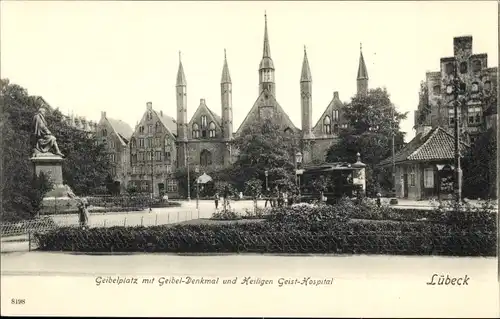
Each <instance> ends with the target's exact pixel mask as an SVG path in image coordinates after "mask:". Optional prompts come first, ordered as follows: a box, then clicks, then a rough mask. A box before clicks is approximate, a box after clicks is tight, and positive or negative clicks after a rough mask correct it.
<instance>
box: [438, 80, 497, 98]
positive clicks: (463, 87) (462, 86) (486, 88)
mask: <svg viewBox="0 0 500 319" xmlns="http://www.w3.org/2000/svg"><path fill="white" fill-rule="evenodd" d="M483 89H484V91H486V92H489V91H491V81H486V82H484V87H483ZM460 90H462V91H466V90H467V85H466V84H465V83H461V84H460ZM471 92H472V93H476V92H479V83H478V82H474V83H472V85H471ZM432 94H434V95H440V94H441V85H435V86H434V87H433V88H432Z"/></svg>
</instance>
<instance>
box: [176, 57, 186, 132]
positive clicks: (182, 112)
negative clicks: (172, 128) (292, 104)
mask: <svg viewBox="0 0 500 319" xmlns="http://www.w3.org/2000/svg"><path fill="white" fill-rule="evenodd" d="M175 87H176V98H177V138H178V139H179V140H180V141H186V140H187V137H188V136H187V125H188V120H187V83H186V76H185V75H184V68H183V67H182V61H181V52H180V51H179V70H178V71H177V83H176V85H175Z"/></svg>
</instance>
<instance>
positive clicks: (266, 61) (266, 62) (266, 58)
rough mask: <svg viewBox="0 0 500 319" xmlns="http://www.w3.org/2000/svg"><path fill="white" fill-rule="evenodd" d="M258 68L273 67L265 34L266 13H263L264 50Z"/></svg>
mask: <svg viewBox="0 0 500 319" xmlns="http://www.w3.org/2000/svg"><path fill="white" fill-rule="evenodd" d="M259 69H273V70H274V63H273V60H272V59H271V46H270V45H269V36H268V34H267V14H266V13H264V50H263V53H262V60H261V61H260V67H259Z"/></svg>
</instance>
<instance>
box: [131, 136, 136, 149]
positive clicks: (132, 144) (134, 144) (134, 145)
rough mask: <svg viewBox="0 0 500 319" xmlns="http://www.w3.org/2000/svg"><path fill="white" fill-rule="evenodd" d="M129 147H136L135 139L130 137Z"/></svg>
mask: <svg viewBox="0 0 500 319" xmlns="http://www.w3.org/2000/svg"><path fill="white" fill-rule="evenodd" d="M130 147H131V148H136V147H137V141H136V140H135V137H132V138H131V139H130Z"/></svg>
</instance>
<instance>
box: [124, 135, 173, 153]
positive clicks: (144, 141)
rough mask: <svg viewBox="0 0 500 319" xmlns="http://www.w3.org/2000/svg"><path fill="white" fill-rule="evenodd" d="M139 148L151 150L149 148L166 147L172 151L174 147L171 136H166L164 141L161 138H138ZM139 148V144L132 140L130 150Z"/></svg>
mask: <svg viewBox="0 0 500 319" xmlns="http://www.w3.org/2000/svg"><path fill="white" fill-rule="evenodd" d="M137 140H138V142H139V148H149V147H163V146H164V147H165V149H166V150H167V149H171V148H172V145H171V142H170V139H169V136H168V135H167V136H165V138H164V139H163V140H162V138H160V137H154V138H153V137H147V138H138V139H137ZM136 147H137V142H136V139H135V138H132V139H131V140H130V148H132V149H134V148H136Z"/></svg>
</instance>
